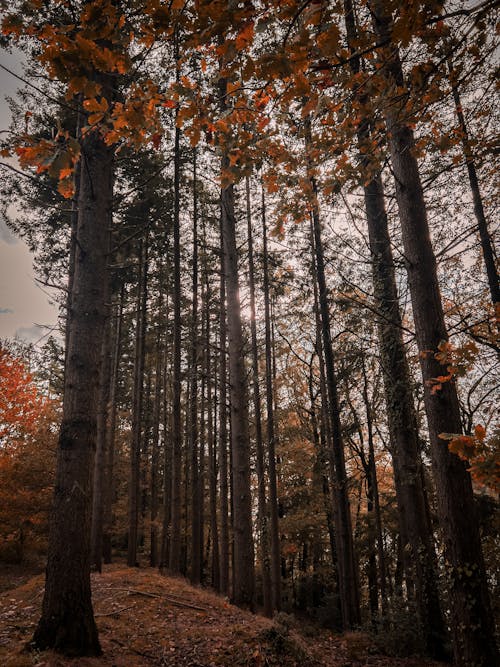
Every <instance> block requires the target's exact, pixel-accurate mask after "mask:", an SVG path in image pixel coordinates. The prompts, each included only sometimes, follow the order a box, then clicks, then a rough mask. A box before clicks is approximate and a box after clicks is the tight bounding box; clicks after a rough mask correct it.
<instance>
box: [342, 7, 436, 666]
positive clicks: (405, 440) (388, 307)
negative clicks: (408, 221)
mask: <svg viewBox="0 0 500 667" xmlns="http://www.w3.org/2000/svg"><path fill="white" fill-rule="evenodd" d="M344 6H345V18H346V30H347V35H348V41H349V43H350V44H351V43H352V42H354V40H355V39H356V32H357V31H356V25H355V20H354V12H353V7H352V2H351V0H344ZM351 50H352V51H354V50H355V48H354V47H353V46H351ZM351 68H352V70H353V72H354V73H355V74H356V73H358V72H359V71H360V69H361V62H360V59H359V58H354V59H353V60H352V61H351ZM363 101H364V102H365V103H366V100H363ZM369 123H370V122H369V120H368V119H367V118H365V119H363V121H362V123H361V125H360V129H359V131H358V137H357V138H358V146H359V148H360V149H361V148H362V147H364V146H365V145H366V144H367V141H368V140H369V139H370V124H369ZM363 155H368V153H366V151H365V152H364V153H363ZM362 166H363V167H364V168H366V167H370V165H369V158H368V157H366V158H364V161H363V164H362ZM364 199H365V208H366V217H367V224H368V237H369V244H370V252H371V260H372V280H373V290H374V296H375V302H376V304H377V310H378V313H379V317H378V318H377V328H378V340H379V350H380V357H381V364H382V371H383V379H384V390H385V403H386V407H387V419H388V424H389V434H390V441H391V456H392V460H393V466H394V478H395V486H396V497H397V502H398V511H399V521H400V526H401V534H402V537H403V536H404V540H403V545H404V547H403V552H404V553H405V554H406V553H407V550H406V541H407V540H408V542H409V546H410V550H411V555H410V554H408V558H407V559H406V567H405V570H406V573H407V577H408V580H413V573H412V572H411V571H410V569H411V570H413V569H414V570H415V575H416V576H415V583H416V585H417V605H418V610H419V617H420V619H419V620H420V625H421V628H422V634H423V637H424V641H425V645H426V650H427V652H428V653H429V654H430V655H432V656H434V657H436V658H438V659H439V658H442V657H445V655H446V649H445V644H446V630H445V626H444V620H443V616H442V613H441V608H440V602H439V594H438V586H437V568H436V556H435V551H434V544H433V538H432V532H431V531H432V527H431V526H430V524H429V523H428V521H427V516H428V506H427V498H426V496H425V490H424V487H423V477H422V475H421V468H422V462H421V458H420V449H419V443H418V430H417V419H416V414H415V408H414V403H413V393H412V386H411V377H410V370H409V366H408V360H407V356H406V348H405V344H404V340H403V335H402V318H401V313H400V308H399V298H398V292H397V286H396V276H395V268H394V260H393V256H392V248H391V242H390V238H389V229H388V224H387V214H386V210H385V203H384V189H383V184H382V178H381V175H380V173H375V176H373V177H372V178H371V179H370V180H369V181H368V182H367V183H365V185H364ZM408 566H410V567H408ZM408 589H409V590H408V592H409V593H411V590H410V589H411V586H408Z"/></svg>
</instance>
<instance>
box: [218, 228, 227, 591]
mask: <svg viewBox="0 0 500 667" xmlns="http://www.w3.org/2000/svg"><path fill="white" fill-rule="evenodd" d="M222 233H223V232H222V221H221V248H222V247H223V236H222ZM223 252H224V251H222V254H221V275H220V299H219V301H220V313H219V347H220V352H219V472H220V590H221V593H223V594H224V595H228V594H229V489H228V469H227V468H228V466H227V360H226V346H227V328H226V327H227V325H226V280H225V277H224V268H223V264H224V254H223Z"/></svg>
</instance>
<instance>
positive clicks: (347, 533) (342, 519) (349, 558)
mask: <svg viewBox="0 0 500 667" xmlns="http://www.w3.org/2000/svg"><path fill="white" fill-rule="evenodd" d="M310 181H311V186H312V190H313V198H314V200H313V205H312V220H313V231H314V250H315V258H316V279H317V282H318V299H319V311H320V316H321V318H320V319H321V332H322V343H323V354H324V358H325V370H326V385H327V393H328V404H329V413H330V414H329V416H330V420H331V429H332V448H331V450H332V451H331V452H330V457H331V460H332V463H333V465H332V473H333V475H334V478H333V479H332V483H333V485H334V495H335V499H336V501H337V503H336V504H337V513H336V519H337V524H336V528H337V530H336V546H337V559H338V561H337V562H338V573H339V587H340V600H341V609H342V623H343V626H344V628H345V629H349V628H353V627H355V626H357V625H359V623H360V621H361V616H360V608H359V589H358V576H357V571H356V561H355V555H354V543H353V536H352V521H351V510H350V503H349V494H348V488H347V473H346V468H345V455H344V443H343V439H342V425H341V423H340V410H339V399H338V391H337V377H336V372H335V363H334V356H333V349H332V340H331V332H330V313H329V306H328V292H327V287H326V278H325V260H324V255H323V243H322V239H321V223H320V218H319V208H318V202H317V187H316V183H315V180H314V178H313V177H311V178H310Z"/></svg>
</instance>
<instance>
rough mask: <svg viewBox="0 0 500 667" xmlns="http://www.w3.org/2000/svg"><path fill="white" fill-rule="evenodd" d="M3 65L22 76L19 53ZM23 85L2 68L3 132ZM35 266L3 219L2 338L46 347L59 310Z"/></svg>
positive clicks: (2, 59)
mask: <svg viewBox="0 0 500 667" xmlns="http://www.w3.org/2000/svg"><path fill="white" fill-rule="evenodd" d="M0 64H2V65H4V66H5V67H8V68H9V69H11V70H13V71H14V72H16V73H17V74H19V75H22V65H21V58H20V55H19V53H9V52H7V51H5V50H4V49H2V48H0ZM20 86H22V83H21V82H20V81H18V80H17V79H16V78H15V77H13V76H12V75H11V74H8V73H7V72H5V71H4V70H2V69H1V68H0V131H4V130H6V129H7V128H8V127H9V123H10V112H9V107H8V105H7V102H6V97H8V96H9V95H10V96H12V95H13V94H14V93H15V92H16V90H17V89H18V88H19V87H20ZM2 136H4V135H3V134H2ZM1 161H2V162H3V161H4V160H3V159H2V160H1ZM0 169H2V170H3V169H4V167H0ZM32 263H33V258H32V256H31V254H30V252H29V250H28V248H27V246H26V244H25V243H23V241H21V240H20V239H18V238H16V237H15V236H13V235H12V233H11V232H10V231H9V230H8V229H7V227H6V226H5V224H4V222H3V221H2V220H0V339H5V338H15V337H18V338H21V339H23V340H26V341H28V342H31V343H39V344H43V342H44V341H45V340H46V337H47V335H48V333H49V332H50V330H51V329H52V327H54V326H55V324H56V322H57V315H58V312H57V307H56V306H54V305H53V304H51V303H50V298H49V295H48V293H47V288H46V287H44V286H41V285H39V284H38V283H37V282H36V280H35V275H34V272H33V266H32Z"/></svg>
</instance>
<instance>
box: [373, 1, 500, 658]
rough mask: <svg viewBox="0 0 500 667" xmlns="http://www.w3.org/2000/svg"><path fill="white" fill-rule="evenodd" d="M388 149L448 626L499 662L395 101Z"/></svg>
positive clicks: (456, 637)
mask: <svg viewBox="0 0 500 667" xmlns="http://www.w3.org/2000/svg"><path fill="white" fill-rule="evenodd" d="M370 8H371V10H372V19H373V25H374V29H375V33H376V35H377V37H378V38H380V39H381V40H382V41H384V40H389V41H390V38H391V30H392V28H391V17H390V16H389V15H388V14H387V13H386V11H385V9H384V6H383V4H382V2H380V0H372V1H371V2H370ZM380 57H383V58H384V73H385V74H384V76H385V77H386V80H387V84H388V86H389V88H390V89H392V88H393V87H394V86H399V87H400V88H403V89H404V86H405V82H404V77H403V70H402V66H401V62H400V59H399V55H398V52H397V50H395V49H394V48H393V47H391V49H382V51H381V54H380ZM385 118H386V123H387V131H388V142H389V150H390V154H391V162H392V168H393V172H394V176H395V183H396V198H397V202H398V208H399V216H400V222H401V230H402V238H403V246H404V252H405V258H406V265H407V273H408V283H409V287H410V294H411V301H412V308H413V316H414V320H415V332H416V337H417V344H418V348H419V351H420V366H421V371H422V378H423V382H424V403H425V410H426V414H427V422H428V426H429V436H430V443H431V456H432V465H433V472H434V479H435V483H436V490H437V500H438V516H439V522H440V527H441V531H442V534H443V537H444V544H445V555H446V558H447V561H448V564H447V574H448V577H449V581H450V585H449V606H450V615H451V616H450V621H451V623H450V625H451V630H452V639H453V651H454V658H455V662H456V663H457V665H460V666H462V665H464V666H465V665H470V664H474V665H493V664H496V663H497V662H498V652H497V648H496V643H495V637H494V631H493V621H492V614H491V605H490V599H489V593H488V587H487V582H486V573H485V567H484V560H483V555H482V550H481V539H480V534H479V522H478V519H477V514H476V508H475V505H474V497H473V492H472V483H471V478H470V475H469V473H468V472H467V467H466V464H465V463H464V462H463V461H461V460H460V459H459V458H458V457H457V456H455V455H454V454H452V453H451V452H450V451H449V449H448V446H447V442H446V441H445V440H443V439H441V438H440V434H441V433H460V432H461V420H460V409H459V403H458V396H457V390H456V386H455V383H454V382H453V381H450V382H446V383H444V384H443V385H442V388H441V390H440V391H434V392H433V391H432V390H431V386H430V385H431V383H432V379H433V378H436V377H438V376H439V375H442V374H443V370H444V369H443V366H442V365H441V364H440V362H439V361H438V359H436V356H435V354H436V353H437V351H438V347H439V345H440V344H441V343H442V342H443V341H447V340H448V334H447V331H446V326H445V321H444V313H443V306H442V301H441V294H440V290H439V283H438V278H437V267H436V258H435V255H434V252H433V248H432V242H431V238H430V230H429V224H428V221H427V210H426V205H425V200H424V194H423V189H422V184H421V180H420V174H419V170H418V164H417V160H416V158H415V157H414V147H415V141H414V136H413V131H412V130H411V128H410V127H409V126H408V124H407V123H406V122H405V118H404V110H403V109H402V108H400V107H399V105H398V104H396V103H392V104H390V105H387V106H386V108H385Z"/></svg>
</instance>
